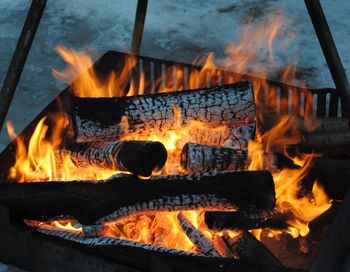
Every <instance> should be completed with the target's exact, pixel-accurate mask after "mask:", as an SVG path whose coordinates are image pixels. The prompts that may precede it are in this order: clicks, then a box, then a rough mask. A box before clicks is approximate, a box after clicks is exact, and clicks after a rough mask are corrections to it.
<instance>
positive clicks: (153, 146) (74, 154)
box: [59, 141, 167, 177]
mask: <svg viewBox="0 0 350 272" xmlns="http://www.w3.org/2000/svg"><path fill="white" fill-rule="evenodd" d="M59 155H60V157H65V156H66V155H69V156H70V158H71V161H72V162H73V163H74V165H76V166H78V167H81V168H84V167H88V166H91V165H92V166H98V167H100V168H107V169H111V170H118V171H127V172H130V173H132V174H135V175H141V176H144V177H148V176H150V175H151V174H152V172H153V171H155V170H160V169H162V167H163V166H164V164H165V162H166V160H167V151H166V149H165V147H164V145H163V144H162V143H160V142H152V141H120V142H119V141H113V142H84V143H72V144H70V145H69V146H68V147H67V148H66V149H64V150H62V151H59ZM82 171H83V169H82Z"/></svg>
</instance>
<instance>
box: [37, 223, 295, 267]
mask: <svg viewBox="0 0 350 272" xmlns="http://www.w3.org/2000/svg"><path fill="white" fill-rule="evenodd" d="M37 230H38V231H39V232H42V233H43V234H41V233H37V235H36V236H39V237H42V235H44V234H47V235H53V236H58V237H60V238H63V239H64V240H63V239H59V238H58V237H51V238H52V239H51V240H52V241H55V242H57V243H60V244H65V245H70V247H73V248H76V249H79V250H80V251H82V252H86V253H88V254H91V255H93V256H97V257H100V258H103V259H104V260H107V261H110V262H112V263H118V264H121V265H125V266H128V267H130V268H133V269H138V270H140V271H145V270H147V271H164V272H172V271H193V272H197V271H198V272H201V271H213V272H230V271H241V272H260V271H269V272H298V271H301V270H299V269H292V268H285V267H280V266H273V265H272V266H271V265H265V264H260V263H249V262H245V261H241V260H233V259H228V258H217V257H210V258H208V257H205V256H201V255H196V254H194V253H190V252H185V251H179V250H173V249H168V248H164V247H157V246H153V245H146V244H141V243H138V242H133V241H128V240H123V239H119V238H109V237H106V238H103V237H100V238H93V239H92V238H84V237H82V236H81V235H80V234H76V233H72V232H68V231H64V230H55V229H37ZM45 238H47V236H46V237H45ZM55 238H56V239H55Z"/></svg>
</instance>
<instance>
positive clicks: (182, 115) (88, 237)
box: [0, 81, 349, 271]
mask: <svg viewBox="0 0 350 272" xmlns="http://www.w3.org/2000/svg"><path fill="white" fill-rule="evenodd" d="M254 96H255V95H254V90H253V86H252V84H251V83H250V82H249V81H240V82H238V83H232V84H224V85H221V86H216V87H207V88H204V87H203V88H200V89H197V90H181V91H174V92H163V93H153V94H143V95H135V96H122V97H108V98H90V97H78V96H74V95H73V94H71V93H68V94H66V99H68V100H69V103H68V104H69V107H68V110H67V109H65V112H66V114H67V116H68V120H69V126H67V127H64V129H63V130H62V131H61V130H60V131H59V133H63V134H64V141H61V142H60V143H59V144H58V145H57V146H56V149H55V152H54V154H53V156H54V158H55V159H56V161H55V163H57V165H59V167H57V169H61V170H62V169H64V166H65V163H66V159H67V157H69V162H70V163H71V164H72V165H73V166H74V168H75V169H76V170H77V171H78V172H81V173H85V174H86V176H89V173H90V172H92V171H101V172H103V171H108V173H114V175H112V176H110V177H109V178H107V179H106V178H102V179H96V180H91V179H81V180H80V179H79V180H76V181H72V180H70V181H71V182H62V180H60V178H59V177H60V174H58V175H57V176H56V178H55V177H50V181H48V180H35V175H33V177H34V178H32V180H31V181H33V182H24V183H17V182H13V180H12V181H11V179H10V180H7V181H6V182H2V183H0V188H1V189H0V205H4V206H6V207H7V208H8V209H9V212H10V215H11V220H14V221H15V222H22V221H23V220H24V219H25V224H26V226H28V227H30V228H31V229H33V230H35V232H36V233H41V234H44V235H45V236H40V237H46V235H49V236H50V237H55V236H56V237H59V238H63V239H64V240H66V241H68V243H69V247H73V248H76V247H77V248H79V250H82V251H83V252H88V254H93V255H96V254H97V255H96V256H99V257H102V258H103V259H107V260H109V261H112V262H114V263H118V264H125V265H127V266H130V267H136V268H138V269H140V268H141V267H142V266H144V267H150V266H152V264H149V260H148V259H149V258H155V259H156V260H157V262H159V263H158V265H160V266H167V265H169V264H171V265H170V266H169V267H171V268H172V269H173V268H174V267H177V268H178V267H179V264H178V262H181V263H182V265H184V266H185V267H186V268H188V271H200V270H202V271H204V270H203V269H205V268H208V267H210V269H211V271H230V270H231V269H238V271H299V270H298V269H293V268H287V267H286V262H285V260H283V262H282V261H281V260H280V259H279V258H278V257H276V256H275V254H274V253H275V252H274V253H272V251H271V247H267V246H266V245H265V243H262V242H261V241H260V239H258V238H257V237H259V235H257V234H256V233H257V232H259V231H262V230H272V231H276V232H279V233H282V232H284V231H286V232H287V231H288V229H289V228H290V227H291V226H292V224H291V222H292V221H293V220H295V214H294V213H293V211H292V210H288V209H285V210H277V209H276V206H277V201H278V199H277V197H278V192H277V191H276V184H275V181H274V178H273V175H272V174H273V172H274V171H278V169H279V168H283V167H284V166H286V165H288V166H289V167H291V168H293V167H294V168H298V165H295V164H294V162H293V161H292V160H290V158H288V157H286V156H284V155H283V154H281V153H280V152H281V150H278V149H276V150H274V149H273V148H271V149H270V150H269V153H264V154H263V155H264V156H263V158H264V160H265V161H263V162H262V164H263V165H264V167H263V169H259V170H252V169H249V166H250V164H251V160H252V158H251V154H249V152H248V145H249V142H251V141H253V140H255V137H256V131H257V130H261V131H263V130H264V129H266V130H269V129H270V128H273V127H274V126H275V125H276V123H277V122H278V121H279V120H280V117H278V116H277V115H269V117H268V118H267V117H266V116H264V118H263V120H264V128H262V127H259V126H257V124H258V125H260V122H259V119H260V118H261V116H259V114H258V113H257V111H258V110H257V106H256V104H255V100H254ZM259 109H260V110H261V109H262V106H261V105H260V108H259ZM266 112H267V111H266ZM266 112H263V113H264V114H266ZM51 119H52V118H51ZM53 119H54V118H53ZM47 120H48V121H52V120H50V118H49V117H48V118H47ZM295 120H296V122H295V127H298V129H299V130H300V131H301V137H300V140H299V141H297V142H295V143H293V144H291V145H290V146H289V148H290V149H291V150H292V151H293V150H299V149H300V150H303V152H309V151H311V152H314V151H315V150H317V151H319V152H323V153H324V154H327V155H334V154H336V155H339V154H344V152H345V150H346V148H345V147H347V146H348V141H347V134H348V132H347V130H348V123H347V120H346V119H342V118H334V119H332V118H324V119H322V118H319V119H312V118H310V119H308V120H305V119H303V118H300V117H299V116H296V118H295ZM257 121H258V122H257ZM40 122H41V120H40ZM40 122H39V124H40ZM310 127H311V128H312V129H311V130H310ZM189 128H190V129H189ZM48 130H49V131H50V132H51V134H53V135H54V134H59V133H58V132H56V131H55V129H48ZM35 131H36V130H35V128H31V132H32V133H31V134H33V135H35ZM178 131H185V134H182V136H183V138H182V139H179V140H178V142H177V143H179V144H177V145H176V146H174V147H173V146H170V145H169V144H167V143H164V142H162V135H174V133H175V132H178ZM310 131H312V132H310ZM336 132H338V133H336ZM332 133H336V134H337V137H335V138H333V137H331V136H330V135H332ZM159 135H160V136H159ZM155 136H157V137H155ZM185 136H186V137H185ZM24 138H25V137H24ZM27 138H28V136H27ZM324 143H326V144H324ZM29 145H30V144H29ZM6 152H12V153H14V150H11V148H10V149H7V151H6ZM348 165H349V162H348V160H347V159H346V158H330V157H322V156H320V157H318V158H316V159H315V160H314V161H313V163H312V165H311V166H310V171H308V173H307V174H305V175H304V176H303V177H302V179H301V181H300V183H301V188H302V190H301V191H300V192H299V193H300V194H301V195H304V196H305V195H308V194H310V193H311V192H312V190H313V188H314V184H315V180H316V179H317V180H318V183H319V184H320V185H321V186H322V187H323V188H324V190H325V192H326V193H327V195H328V196H329V197H330V198H331V199H333V200H335V201H337V200H343V199H344V197H345V192H346V191H347V189H348V187H349V182H348V180H347V178H346V173H347V172H344V171H343V170H342V169H345V168H348V167H347V166H348ZM11 169H12V172H15V171H16V170H17V168H16V167H13V168H11ZM12 172H11V171H10V174H13V173H12ZM58 172H59V171H58ZM34 174H35V173H34ZM9 176H10V177H11V175H9ZM83 176H84V175H83ZM57 177H58V178H57ZM35 181H40V182H35ZM332 182H336V183H337V186H333V185H332V184H331V183H332ZM335 209H337V206H336V205H333V207H332V208H331V209H330V210H329V212H327V213H325V214H324V215H322V216H321V217H319V218H316V219H314V218H312V219H310V228H314V229H317V228H318V227H320V226H323V225H325V224H329V223H330V222H331V221H332V219H333V217H334V216H335V212H334V210H335ZM192 212H195V213H196V218H197V219H198V218H199V219H198V220H199V222H196V220H197V219H196V220H193V218H192ZM164 218H168V221H167V223H166V224H168V225H166V224H165V223H164V222H163V221H164ZM169 218H170V219H169ZM169 222H170V223H172V224H173V225H171V224H170V223H169ZM162 224H163V225H162ZM175 225H176V226H177V228H178V230H180V232H181V235H182V236H179V237H177V239H179V240H180V241H182V240H186V241H187V242H186V244H187V245H190V247H187V248H180V249H179V248H178V247H176V246H174V247H172V246H169V245H170V244H174V245H175V244H176V243H178V242H176V241H171V242H169V241H168V242H167V243H165V242H164V240H162V238H160V236H161V235H163V234H164V233H169V232H171V230H172V228H174V226H175ZM143 227H144V229H143V231H140V230H138V231H135V230H136V229H142V228H143ZM146 229H147V233H146ZM136 232H137V233H136ZM145 233H146V234H145ZM158 235H159V236H158ZM294 240H295V241H297V242H295V241H294ZM294 240H293V241H294V243H299V244H298V250H299V251H305V252H306V251H308V250H309V249H308V246H309V245H308V243H307V242H305V240H304V239H303V238H299V239H294ZM87 246H88V247H87ZM94 250H95V251H94ZM129 252H137V253H139V255H140V256H138V257H132V256H130V255H129ZM113 253H114V255H113ZM134 258H135V259H134ZM190 261H193V262H194V263H195V264H197V267H196V268H194V267H193V266H191V265H190V264H188V262H190ZM135 263H137V265H135ZM288 264H289V263H288ZM288 266H289V265H288ZM290 266H291V267H293V266H292V265H290ZM299 267H300V266H299ZM301 267H305V265H304V266H301ZM165 271H168V270H165ZM169 271H172V270H171V269H170V268H169Z"/></svg>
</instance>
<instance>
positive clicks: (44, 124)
mask: <svg viewBox="0 0 350 272" xmlns="http://www.w3.org/2000/svg"><path fill="white" fill-rule="evenodd" d="M48 119H50V120H48ZM48 121H51V126H49V125H48V123H49V122H48ZM68 124H69V121H68V117H67V116H66V115H65V114H55V115H51V116H50V118H48V117H47V116H45V117H43V118H42V119H41V120H40V121H39V122H38V125H37V126H36V128H35V129H34V132H33V134H32V136H31V137H30V140H29V143H28V146H26V144H25V143H24V141H23V139H22V137H21V136H17V135H16V133H15V130H14V128H13V126H12V124H11V123H10V122H8V123H7V130H8V133H9V135H10V137H11V138H13V139H14V141H15V145H16V160H15V164H14V166H12V167H11V168H10V173H9V179H11V180H16V181H18V182H30V181H51V180H55V181H72V180H82V179H106V178H108V177H110V176H112V175H113V174H116V171H112V170H108V169H100V168H97V167H94V166H89V167H88V168H87V169H85V170H84V171H81V169H79V167H77V166H76V165H75V164H74V163H73V162H72V160H71V159H70V155H69V154H66V153H59V152H58V150H59V148H60V146H61V144H62V141H63V132H64V131H65V130H66V129H67V126H68Z"/></svg>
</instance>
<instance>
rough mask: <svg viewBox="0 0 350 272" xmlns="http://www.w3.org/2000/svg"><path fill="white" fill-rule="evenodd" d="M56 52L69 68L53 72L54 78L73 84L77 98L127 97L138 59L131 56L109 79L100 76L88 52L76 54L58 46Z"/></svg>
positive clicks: (72, 50) (71, 50)
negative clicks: (132, 72) (126, 89)
mask: <svg viewBox="0 0 350 272" xmlns="http://www.w3.org/2000/svg"><path fill="white" fill-rule="evenodd" d="M55 50H56V52H57V53H58V54H59V55H60V56H61V57H62V59H63V60H64V61H66V63H67V64H69V67H68V68H67V69H66V70H65V71H62V72H61V71H58V70H56V69H53V70H52V74H53V76H55V77H57V78H60V79H63V80H65V81H67V82H72V84H71V87H72V90H73V92H74V94H75V95H76V96H80V97H113V96H123V95H125V88H126V86H127V83H128V80H129V77H130V75H131V71H132V69H133V68H134V67H135V65H136V63H137V62H136V58H135V57H133V56H129V57H127V58H126V59H125V63H124V66H123V68H122V69H121V71H120V72H119V73H116V72H115V71H112V72H111V73H110V74H109V75H108V76H107V78H106V79H105V78H103V77H102V76H99V75H98V74H97V73H96V71H95V69H94V68H93V67H92V66H93V61H92V58H91V56H90V54H88V53H87V52H76V51H75V50H74V49H68V48H65V47H64V46H57V47H56V48H55Z"/></svg>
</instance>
